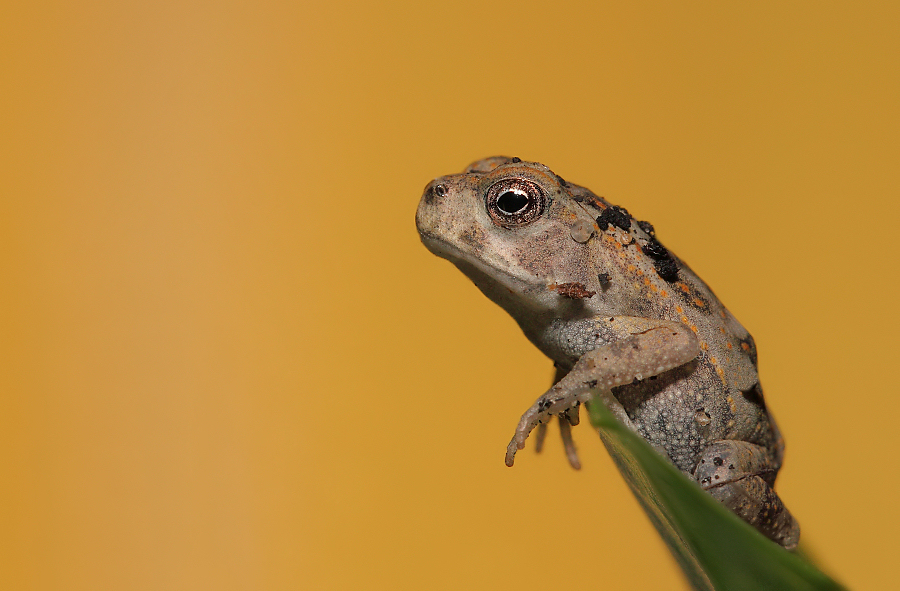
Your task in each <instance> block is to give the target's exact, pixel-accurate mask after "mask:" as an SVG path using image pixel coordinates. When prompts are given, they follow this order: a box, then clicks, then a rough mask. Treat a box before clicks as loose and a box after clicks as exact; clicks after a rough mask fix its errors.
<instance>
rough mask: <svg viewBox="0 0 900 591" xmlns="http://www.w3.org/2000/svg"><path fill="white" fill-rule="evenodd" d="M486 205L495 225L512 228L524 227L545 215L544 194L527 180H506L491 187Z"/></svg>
mask: <svg viewBox="0 0 900 591" xmlns="http://www.w3.org/2000/svg"><path fill="white" fill-rule="evenodd" d="M485 205H486V206H487V210H488V213H489V214H490V215H491V219H493V220H494V222H495V223H497V224H500V225H501V226H505V227H507V228H511V227H514V226H524V225H526V224H530V223H531V222H533V221H534V220H536V219H538V218H539V217H540V216H541V214H542V213H544V192H543V191H542V190H541V188H540V187H539V186H537V185H536V184H535V183H533V182H531V181H526V180H525V179H505V180H502V181H498V182H496V183H494V184H493V185H491V187H490V188H489V189H488V191H487V195H485Z"/></svg>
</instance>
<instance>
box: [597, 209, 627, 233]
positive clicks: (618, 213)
mask: <svg viewBox="0 0 900 591" xmlns="http://www.w3.org/2000/svg"><path fill="white" fill-rule="evenodd" d="M610 224H612V225H613V226H616V227H619V228H622V229H623V230H626V231H628V230H630V229H631V215H629V213H628V212H627V211H626V210H625V209H623V208H621V207H618V206H617V205H610V206H609V207H607V208H606V209H604V210H603V211H602V212H601V213H600V215H599V216H597V225H598V226H600V229H601V230H606V229H608V228H609V226H610Z"/></svg>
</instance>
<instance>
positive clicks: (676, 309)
mask: <svg viewBox="0 0 900 591" xmlns="http://www.w3.org/2000/svg"><path fill="white" fill-rule="evenodd" d="M675 311H676V312H678V313H679V314H684V308H682V307H681V306H675Z"/></svg>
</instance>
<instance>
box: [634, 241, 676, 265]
mask: <svg viewBox="0 0 900 591" xmlns="http://www.w3.org/2000/svg"><path fill="white" fill-rule="evenodd" d="M641 250H642V251H643V252H644V254H646V255H647V256H648V257H650V258H651V259H656V260H665V259H670V258H672V255H670V254H669V251H668V250H666V247H665V246H663V245H662V244H661V243H660V242H659V240H657V239H656V238H651V239H650V240H648V241H647V244H645V245H644V246H642V247H641Z"/></svg>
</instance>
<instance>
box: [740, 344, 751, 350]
mask: <svg viewBox="0 0 900 591" xmlns="http://www.w3.org/2000/svg"><path fill="white" fill-rule="evenodd" d="M741 349H743V350H744V351H749V350H750V345H749V344H747V343H741Z"/></svg>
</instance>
